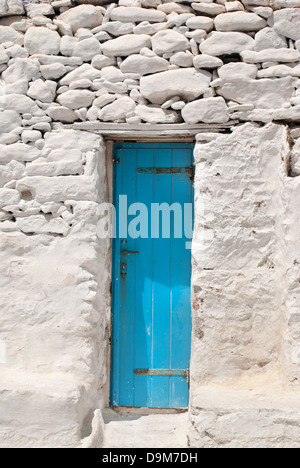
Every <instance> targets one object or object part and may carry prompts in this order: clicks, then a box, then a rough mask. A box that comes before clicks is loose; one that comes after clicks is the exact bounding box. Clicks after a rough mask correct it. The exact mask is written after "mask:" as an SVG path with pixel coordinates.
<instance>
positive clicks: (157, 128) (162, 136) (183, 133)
mask: <svg viewBox="0 0 300 468" xmlns="http://www.w3.org/2000/svg"><path fill="white" fill-rule="evenodd" d="M238 123H239V122H238V121H237V120H234V121H231V122H228V123H226V124H220V125H217V124H213V125H210V124H197V125H189V124H184V123H183V124H156V125H152V124H138V125H131V124H125V123H122V124H114V123H103V122H75V123H74V124H72V125H63V128H72V129H74V130H83V131H88V132H93V133H97V134H101V135H103V136H104V137H105V138H107V139H111V140H114V141H128V140H132V139H138V140H139V141H142V142H144V141H145V142H147V141H157V140H160V141H164V140H166V141H171V140H173V141H174V140H180V141H193V140H194V138H195V136H196V135H197V134H199V133H205V132H222V131H227V130H228V129H230V128H231V127H233V126H234V125H236V124H238ZM61 126H62V125H61V124H56V125H55V127H56V128H61Z"/></svg>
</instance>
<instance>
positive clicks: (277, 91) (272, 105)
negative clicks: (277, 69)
mask: <svg viewBox="0 0 300 468" xmlns="http://www.w3.org/2000/svg"><path fill="white" fill-rule="evenodd" d="M217 92H218V94H219V95H221V96H223V97H224V98H225V99H230V100H233V101H236V102H239V103H240V104H245V103H247V104H248V103H250V104H254V106H255V108H256V109H278V108H280V107H282V106H283V105H284V104H286V103H288V102H289V101H290V99H291V98H292V96H293V93H294V88H293V79H292V78H279V79H274V80H272V79H262V80H252V79H250V78H248V79H247V78H245V79H243V80H241V79H240V80H236V81H227V82H226V83H224V84H222V85H221V86H220V87H219V88H218V89H217Z"/></svg>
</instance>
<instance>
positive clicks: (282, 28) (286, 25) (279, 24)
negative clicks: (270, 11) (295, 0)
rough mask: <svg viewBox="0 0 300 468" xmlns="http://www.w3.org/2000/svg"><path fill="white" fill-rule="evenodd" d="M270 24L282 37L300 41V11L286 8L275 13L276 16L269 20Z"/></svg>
mask: <svg viewBox="0 0 300 468" xmlns="http://www.w3.org/2000/svg"><path fill="white" fill-rule="evenodd" d="M268 24H269V25H270V26H271V27H274V29H275V31H276V32H277V33H278V34H281V35H282V36H285V37H288V38H289V39H294V40H295V41H298V40H299V39H300V29H299V24H300V10H299V9H294V8H286V9H283V10H279V11H275V12H274V16H272V17H271V18H270V19H269V20H268Z"/></svg>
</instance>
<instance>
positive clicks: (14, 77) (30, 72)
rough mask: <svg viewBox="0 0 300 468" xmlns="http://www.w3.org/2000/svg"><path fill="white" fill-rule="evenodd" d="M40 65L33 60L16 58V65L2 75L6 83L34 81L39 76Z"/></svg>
mask: <svg viewBox="0 0 300 468" xmlns="http://www.w3.org/2000/svg"><path fill="white" fill-rule="evenodd" d="M39 69H40V67H39V65H38V63H36V62H35V61H33V60H30V59H22V58H16V59H15V61H14V63H13V64H12V65H11V66H10V67H9V68H8V69H7V70H5V72H3V73H2V78H3V79H4V81H5V83H7V84H10V83H11V84H13V83H16V82H17V81H19V80H26V81H30V80H34V79H36V78H37V77H38V76H39Z"/></svg>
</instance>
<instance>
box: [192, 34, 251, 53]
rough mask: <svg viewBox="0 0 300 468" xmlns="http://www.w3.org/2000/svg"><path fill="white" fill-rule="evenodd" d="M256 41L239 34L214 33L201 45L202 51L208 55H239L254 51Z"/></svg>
mask: <svg viewBox="0 0 300 468" xmlns="http://www.w3.org/2000/svg"><path fill="white" fill-rule="evenodd" d="M254 44H255V42H254V39H252V37H250V36H248V35H247V34H244V33H239V32H218V31H216V32H213V33H211V36H210V37H209V38H208V39H206V41H204V42H202V44H200V50H201V52H202V53H203V54H207V55H214V56H220V55H231V54H239V53H241V52H243V51H244V50H253V48H254Z"/></svg>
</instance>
